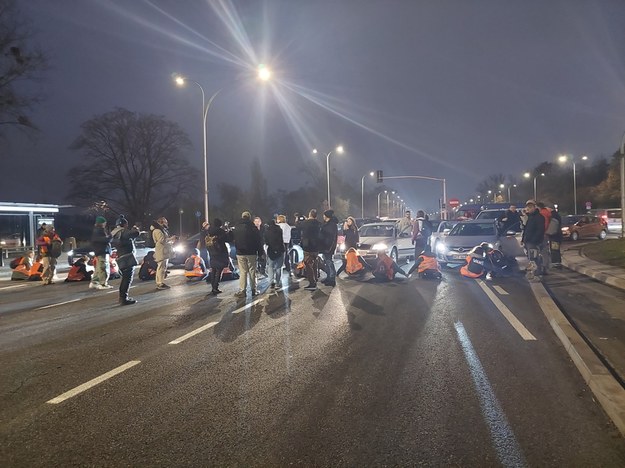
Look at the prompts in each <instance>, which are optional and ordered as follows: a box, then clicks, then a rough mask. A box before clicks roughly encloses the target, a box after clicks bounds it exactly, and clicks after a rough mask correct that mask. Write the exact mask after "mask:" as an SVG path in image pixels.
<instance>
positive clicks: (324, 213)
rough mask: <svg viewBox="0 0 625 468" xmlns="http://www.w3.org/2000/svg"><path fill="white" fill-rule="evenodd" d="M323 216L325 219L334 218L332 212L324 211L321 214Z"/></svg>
mask: <svg viewBox="0 0 625 468" xmlns="http://www.w3.org/2000/svg"><path fill="white" fill-rule="evenodd" d="M323 216H325V217H326V218H332V217H333V216H334V210H326V211H324V212H323Z"/></svg>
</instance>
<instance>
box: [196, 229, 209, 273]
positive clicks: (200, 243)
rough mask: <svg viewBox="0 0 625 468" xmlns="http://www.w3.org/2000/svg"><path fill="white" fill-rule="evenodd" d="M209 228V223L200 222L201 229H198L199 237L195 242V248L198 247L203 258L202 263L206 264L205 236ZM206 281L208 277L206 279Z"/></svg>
mask: <svg viewBox="0 0 625 468" xmlns="http://www.w3.org/2000/svg"><path fill="white" fill-rule="evenodd" d="M209 229H210V223H209V222H208V220H207V221H204V222H203V223H202V229H200V238H199V240H198V243H197V248H198V249H200V257H202V260H204V264H205V265H208V248H207V247H206V236H208V230H209ZM206 281H208V278H207V279H206Z"/></svg>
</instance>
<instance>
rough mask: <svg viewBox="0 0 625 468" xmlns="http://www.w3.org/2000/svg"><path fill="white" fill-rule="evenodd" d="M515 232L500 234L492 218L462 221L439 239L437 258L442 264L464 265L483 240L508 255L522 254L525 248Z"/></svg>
mask: <svg viewBox="0 0 625 468" xmlns="http://www.w3.org/2000/svg"><path fill="white" fill-rule="evenodd" d="M514 234H515V233H514V232H513V231H509V232H508V233H506V234H505V235H502V236H499V235H498V234H497V228H496V225H495V221H494V220H492V219H490V220H477V219H474V220H468V221H460V222H459V223H458V224H456V225H455V226H454V227H453V229H452V230H451V231H449V234H448V235H447V236H445V237H443V238H440V239H438V241H437V243H436V247H435V251H436V258H437V259H438V261H439V263H440V264H441V266H447V265H463V264H464V263H465V259H466V257H467V255H468V253H469V252H470V251H471V249H473V247H475V246H476V245H480V244H481V243H482V242H487V243H488V244H490V245H491V246H492V247H493V248H494V249H499V250H501V252H502V253H503V254H504V255H505V256H507V257H518V256H522V255H523V249H522V248H521V245H520V244H519V241H518V239H517V238H516V237H515V235H514Z"/></svg>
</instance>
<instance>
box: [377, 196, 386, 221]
mask: <svg viewBox="0 0 625 468" xmlns="http://www.w3.org/2000/svg"><path fill="white" fill-rule="evenodd" d="M387 192H388V190H384V192H380V193H378V218H379V217H380V195H382V194H383V193H387Z"/></svg>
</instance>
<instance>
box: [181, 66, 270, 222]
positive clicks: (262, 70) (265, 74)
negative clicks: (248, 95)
mask: <svg viewBox="0 0 625 468" xmlns="http://www.w3.org/2000/svg"><path fill="white" fill-rule="evenodd" d="M258 78H259V79H260V80H262V81H268V80H269V79H270V78H271V71H270V70H269V69H268V68H267V67H266V66H264V65H260V66H259V67H258ZM174 81H175V82H176V85H178V86H181V87H182V86H184V85H185V84H186V82H187V81H188V82H190V83H193V84H194V85H196V86H197V87H198V88H200V91H201V92H202V137H203V143H204V144H203V154H204V217H205V218H206V219H205V220H206V221H208V157H207V154H206V153H207V152H206V117H207V116H208V109H210V106H211V104H212V103H213V101H214V100H215V98H216V97H217V95H218V94H219V93H220V92H221V89H218V90H217V91H216V92H215V93H214V94H213V95H212V96H211V97H210V99H209V100H208V102H207V101H206V93H205V92H204V88H203V87H202V85H201V84H200V83H198V82H197V81H195V80H192V79H190V78H187V77H184V76H182V75H176V76H174Z"/></svg>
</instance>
